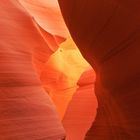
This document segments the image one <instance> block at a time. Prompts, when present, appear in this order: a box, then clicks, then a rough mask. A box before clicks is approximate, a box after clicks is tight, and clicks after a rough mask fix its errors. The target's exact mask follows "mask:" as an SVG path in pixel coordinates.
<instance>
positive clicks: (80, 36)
mask: <svg viewBox="0 0 140 140" xmlns="http://www.w3.org/2000/svg"><path fill="white" fill-rule="evenodd" d="M59 3H60V7H61V10H62V14H63V16H64V19H65V22H66V24H67V26H68V28H69V30H70V32H71V35H72V37H73V39H74V41H75V42H76V44H77V46H78V47H79V49H80V50H81V52H82V54H83V55H84V57H85V58H86V59H87V60H88V61H89V62H90V64H91V65H92V66H93V68H94V69H95V71H96V74H97V80H96V87H95V92H96V96H97V99H98V105H99V106H98V111H97V117H96V119H95V122H94V123H93V126H92V127H91V129H90V130H89V132H88V133H87V136H86V138H85V139H86V140H139V138H140V110H139V109H138V108H139V106H140V102H139V101H140V96H139V93H140V61H139V58H140V47H139V45H140V30H139V28H140V16H139V15H140V2H139V1H137V0H133V1H132V0H121V1H119V0H118V1H117V0H108V1H105V0H100V1H98V0H83V1H80V0H59Z"/></svg>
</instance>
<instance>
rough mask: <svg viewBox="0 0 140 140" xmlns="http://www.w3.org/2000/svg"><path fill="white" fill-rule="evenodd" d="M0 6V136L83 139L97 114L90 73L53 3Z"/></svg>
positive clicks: (15, 1)
mask: <svg viewBox="0 0 140 140" xmlns="http://www.w3.org/2000/svg"><path fill="white" fill-rule="evenodd" d="M0 8H1V12H0V15H1V17H2V18H1V19H0V36H1V37H0V46H1V47H0V48H1V49H0V58H1V59H0V98H1V101H0V140H37V139H38V140H42V139H45V140H61V139H63V138H64V137H65V136H66V139H67V140H82V139H84V136H85V134H86V132H87V130H88V129H89V128H90V126H91V123H92V122H93V120H94V118H95V115H96V108H97V101H96V97H95V95H94V82H95V72H94V70H93V69H92V68H91V66H90V65H89V64H88V63H87V61H86V60H85V59H84V58H83V57H82V55H81V53H80V52H79V50H78V48H77V46H76V45H75V43H74V42H73V40H72V38H71V37H70V34H69V31H68V29H67V27H66V25H65V23H64V21H63V18H62V15H61V12H60V9H59V5H58V2H57V1H56V0H54V1H52V0H32V1H30V0H8V1H6V0H1V1H0ZM92 93H93V94H92ZM81 107H82V108H83V109H81ZM74 109H76V111H75V112H73V110H74ZM82 116H83V117H82ZM69 120H70V121H71V122H72V123H70V121H69ZM72 124H73V126H72ZM75 125H76V126H75ZM64 129H65V130H64ZM77 130H78V131H77Z"/></svg>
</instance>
